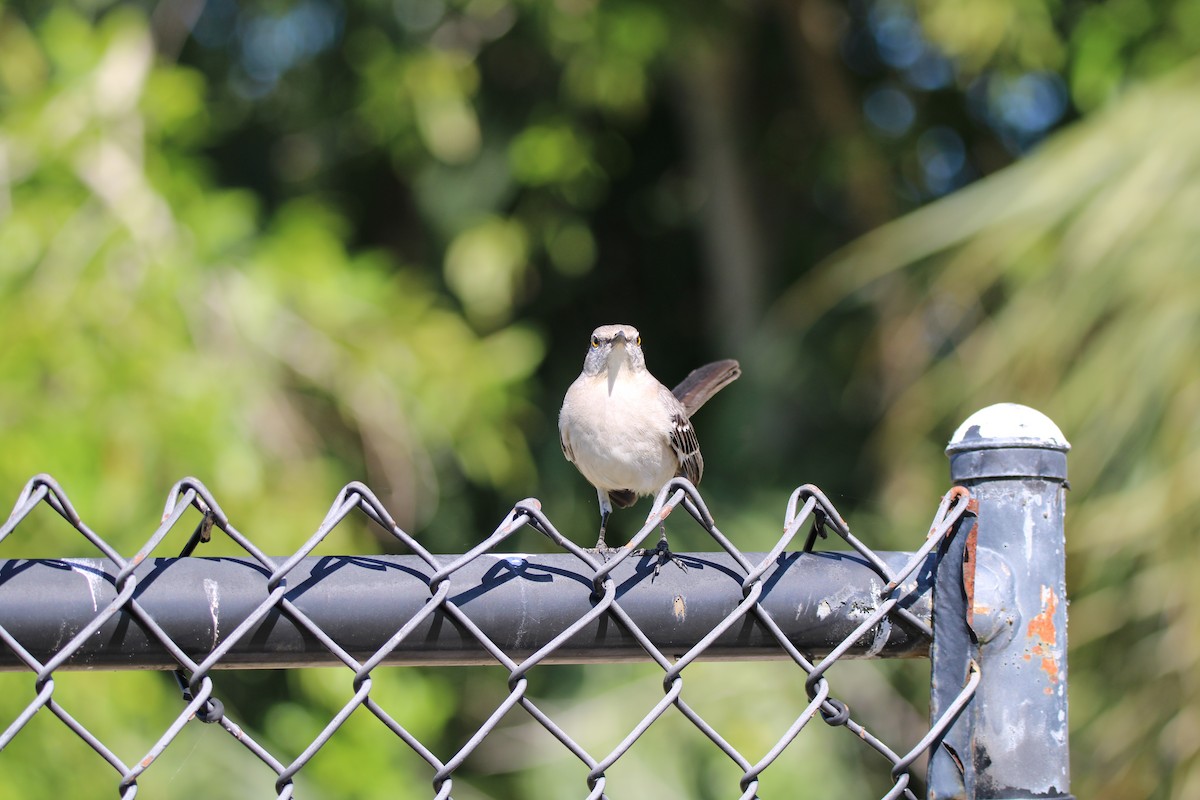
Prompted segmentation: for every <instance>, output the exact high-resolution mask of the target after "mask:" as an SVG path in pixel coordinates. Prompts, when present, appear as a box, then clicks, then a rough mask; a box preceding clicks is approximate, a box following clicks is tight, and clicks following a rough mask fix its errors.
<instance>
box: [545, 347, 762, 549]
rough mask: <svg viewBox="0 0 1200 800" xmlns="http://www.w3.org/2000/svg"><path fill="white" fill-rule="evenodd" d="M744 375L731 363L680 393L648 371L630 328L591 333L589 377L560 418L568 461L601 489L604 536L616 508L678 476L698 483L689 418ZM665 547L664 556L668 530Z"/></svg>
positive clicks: (700, 374)
mask: <svg viewBox="0 0 1200 800" xmlns="http://www.w3.org/2000/svg"><path fill="white" fill-rule="evenodd" d="M739 375H741V367H740V365H739V364H738V362H737V361H734V360H733V359H724V360H722V361H714V362H712V363H710V364H705V365H704V366H702V367H699V368H697V369H695V370H692V372H691V373H690V374H689V375H688V376H687V377H686V378H684V379H683V380H682V381H681V382H680V383H679V385H678V386H676V387H675V389H674V390H671V389H668V388H667V387H666V386H664V385H663V384H662V383H660V382H659V380H658V379H657V378H655V377H654V375H653V374H651V372H650V371H649V370H648V369H647V368H646V356H645V353H643V352H642V337H641V334H640V333H639V332H638V329H637V328H635V327H634V326H632V325H626V324H614V325H601V326H600V327H598V328H596V329H595V330H594V331H592V338H591V341H590V342H589V344H588V351H587V355H586V356H585V357H584V360H583V371H582V372H581V373H580V374H579V377H578V378H576V379H575V382H574V383H572V384H571V386H570V388H568V389H567V393H566V396H565V397H564V398H563V404H562V410H561V411H560V412H559V415H558V433H559V442H560V444H561V445H562V451H563V455H564V456H566V458H567V461H569V462H571V463H572V464H574V465H575V467H576V468H577V469H578V470H579V472H580V473H581V474H582V475H583V477H584V478H586V479H587V481H588V483H590V484H591V485H592V486H593V487H595V489H596V495H597V497H598V498H599V500H600V536H599V538H598V539H597V541H596V547H595V550H597V551H599V552H601V553H604V552H605V551H606V550H608V549H609V548H608V546H607V544H606V543H605V533H606V531H607V528H608V518H609V516H610V515H611V514H612V511H613V507H614V506H616V507H617V508H628V507H629V506H632V505H633V504H634V503H635V502H637V498H638V497H639V496H642V495H653V494H655V493H657V492H658V490H659V489H661V488H662V487H663V486H664V485H666V483H667V482H668V481H670V480H671V479H672V478H675V477H676V476H682V477H685V478H687V479H688V480H689V481H691V482H692V483H693V484H698V483H700V479H701V477H702V476H703V475H704V458H703V457H702V456H701V455H700V442H699V440H698V439H697V438H696V430H695V428H694V427H692V422H691V417H692V415H693V414H695V413H696V412H697V411H698V410H699V409H700V407H701V406H703V405H704V404H705V403H706V402H708V400H709V398H711V397H712V396H713V395H715V394H716V393H717V392H719V391H720V390H721V389H723V388H725V387H726V386H728V385H729V384H730V383H732V382H733V381H734V380H736V379H737V378H738V376H739ZM659 549H660V550H664V551H666V552H667V553H668V554H669V551H667V550H666V530H665V529H664V530H663V534H662V539H661V540H660V542H659Z"/></svg>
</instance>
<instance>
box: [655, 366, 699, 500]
mask: <svg viewBox="0 0 1200 800" xmlns="http://www.w3.org/2000/svg"><path fill="white" fill-rule="evenodd" d="M662 395H663V403H665V404H666V405H667V408H669V409H670V410H671V434H670V438H671V449H672V450H674V451H675V457H676V458H677V459H679V472H678V473H677V474H678V475H682V476H683V477H685V478H687V479H688V480H689V481H691V482H692V483H700V478H701V477H702V476H703V475H704V458H703V457H702V456H701V455H700V440H699V439H697V438H696V429H695V428H693V427H692V423H691V421H690V420H688V417H687V410H686V409H685V408H684V407H683V404H682V403H680V402H679V401H678V400H676V399H675V395H673V394H671V392H670V391H669V390H668V389H667V388H666V387H665V386H664V387H663V388H662Z"/></svg>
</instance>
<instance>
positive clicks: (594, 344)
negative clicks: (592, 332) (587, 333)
mask: <svg viewBox="0 0 1200 800" xmlns="http://www.w3.org/2000/svg"><path fill="white" fill-rule="evenodd" d="M599 346H600V337H599V336H593V337H592V347H599Z"/></svg>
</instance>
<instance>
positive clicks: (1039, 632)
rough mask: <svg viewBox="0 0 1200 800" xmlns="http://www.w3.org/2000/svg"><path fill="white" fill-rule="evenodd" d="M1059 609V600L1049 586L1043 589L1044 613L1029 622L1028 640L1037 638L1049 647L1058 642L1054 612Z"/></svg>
mask: <svg viewBox="0 0 1200 800" xmlns="http://www.w3.org/2000/svg"><path fill="white" fill-rule="evenodd" d="M1057 608H1058V598H1057V597H1055V595H1054V590H1053V589H1051V588H1050V587H1049V586H1043V587H1042V613H1040V614H1038V615H1037V616H1036V617H1034V618H1033V619H1031V620H1029V628H1028V631H1027V638H1029V639H1033V638H1034V637H1035V636H1036V637H1037V638H1039V639H1041V640H1042V641H1043V642H1045V643H1046V644H1048V645H1053V644H1054V643H1055V642H1057V641H1058V630H1057V629H1056V628H1055V627H1054V612H1055V610H1057Z"/></svg>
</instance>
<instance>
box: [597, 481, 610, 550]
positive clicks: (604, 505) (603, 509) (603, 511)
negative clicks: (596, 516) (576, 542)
mask: <svg viewBox="0 0 1200 800" xmlns="http://www.w3.org/2000/svg"><path fill="white" fill-rule="evenodd" d="M596 494H597V496H598V497H599V498H600V538H598V539H597V540H596V552H597V553H599V554H600V555H604V553H605V552H607V550H608V545H607V544H605V543H604V533H605V531H606V530H607V529H608V517H609V515H610V514H612V501H611V500H609V499H608V492H606V491H604V490H602V489H597V490H596Z"/></svg>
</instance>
